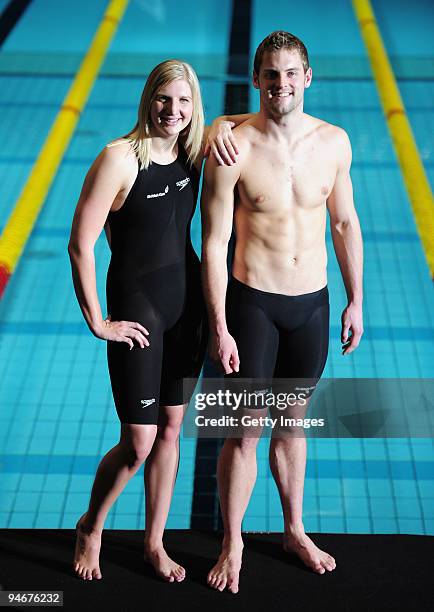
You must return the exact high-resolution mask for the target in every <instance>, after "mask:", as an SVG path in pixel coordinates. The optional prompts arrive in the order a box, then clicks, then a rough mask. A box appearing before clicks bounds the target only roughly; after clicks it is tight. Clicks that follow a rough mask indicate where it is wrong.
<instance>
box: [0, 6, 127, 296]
mask: <svg viewBox="0 0 434 612" xmlns="http://www.w3.org/2000/svg"><path fill="white" fill-rule="evenodd" d="M128 2H129V0H111V2H110V4H109V6H108V8H107V10H106V12H105V14H104V17H103V18H102V20H101V22H100V24H99V27H98V30H97V32H96V34H95V36H94V38H93V40H92V43H91V45H90V47H89V49H88V51H87V53H86V56H85V58H84V60H83V62H82V64H81V66H80V68H79V70H78V72H77V74H76V76H75V79H74V81H73V83H72V85H71V87H70V89H69V91H68V93H67V95H66V97H65V99H64V101H63V104H62V106H61V108H60V110H59V112H58V114H57V116H56V119H55V120H54V123H53V125H52V126H51V129H50V132H49V134H48V136H47V138H46V140H45V142H44V144H43V146H42V149H41V151H40V152H39V155H38V158H37V160H36V162H35V164H34V165H33V168H32V170H31V172H30V175H29V178H28V179H27V181H26V184H25V185H24V187H23V190H22V192H21V194H20V196H19V198H18V200H17V201H16V203H15V206H14V209H13V211H12V213H11V214H10V216H9V218H8V220H7V223H6V225H5V227H4V230H3V233H2V234H1V236H0V297H1V296H2V295H3V292H4V289H5V287H6V284H7V282H8V280H9V278H10V276H11V274H12V273H13V271H14V270H15V268H16V266H17V264H18V261H19V259H20V257H21V254H22V252H23V250H24V247H25V245H26V242H27V240H28V238H29V236H30V233H31V231H32V229H33V226H34V224H35V222H36V219H37V218H38V215H39V213H40V211H41V209H42V206H43V204H44V201H45V198H46V196H47V194H48V191H49V189H50V186H51V184H52V182H53V179H54V177H55V175H56V172H57V170H58V168H59V166H60V164H61V161H62V158H63V155H64V154H65V151H66V149H67V147H68V145H69V142H70V140H71V138H72V135H73V133H74V130H75V128H76V126H77V123H78V121H79V119H80V115H81V112H82V111H83V108H84V106H85V104H86V102H87V99H88V97H89V94H90V91H91V89H92V87H93V84H94V82H95V79H96V78H97V76H98V72H99V70H100V68H101V65H102V63H103V61H104V59H105V56H106V54H107V51H108V48H109V46H110V43H111V41H112V39H113V36H114V35H115V33H116V30H117V28H118V26H119V23H120V21H121V19H122V17H123V15H124V13H125V11H126V8H127V6H128Z"/></svg>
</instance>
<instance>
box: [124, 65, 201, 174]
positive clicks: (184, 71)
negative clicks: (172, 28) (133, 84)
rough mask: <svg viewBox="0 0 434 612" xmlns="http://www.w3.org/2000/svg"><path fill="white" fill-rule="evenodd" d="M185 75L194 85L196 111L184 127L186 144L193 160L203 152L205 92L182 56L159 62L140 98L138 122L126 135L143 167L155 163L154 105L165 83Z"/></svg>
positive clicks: (194, 109)
mask: <svg viewBox="0 0 434 612" xmlns="http://www.w3.org/2000/svg"><path fill="white" fill-rule="evenodd" d="M178 79H182V80H184V81H187V83H188V84H189V85H190V89H191V96H192V105H193V113H192V116H191V121H190V123H189V124H188V126H187V127H186V128H185V129H184V130H183V132H182V134H183V135H185V143H184V148H185V151H186V153H187V156H188V159H189V162H190V164H193V163H194V162H195V160H196V158H197V157H198V155H199V154H200V152H201V149H202V139H203V128H204V123H205V122H204V116H203V106H202V96H201V95H200V87H199V81H198V79H197V76H196V73H195V72H194V70H193V68H192V67H191V66H190V64H187V63H186V62H182V61H180V60H175V59H170V60H166V61H164V62H161V64H158V65H157V66H155V68H154V69H153V70H152V72H151V74H150V75H149V76H148V78H147V80H146V83H145V87H144V88H143V92H142V97H141V99H140V105H139V112H138V119H137V123H136V125H135V126H134V128H133V129H132V130H131V131H130V132H128V134H126V135H125V136H124V137H123V138H125V139H126V140H128V141H129V142H130V143H131V145H132V147H133V149H134V151H135V153H136V155H137V157H138V159H139V164H140V169H141V170H142V169H143V168H148V167H149V164H150V163H151V128H152V121H151V105H152V102H153V101H154V100H155V97H156V96H157V94H158V92H159V91H160V90H161V88H162V87H164V86H165V85H167V84H168V83H171V82H172V81H176V80H178Z"/></svg>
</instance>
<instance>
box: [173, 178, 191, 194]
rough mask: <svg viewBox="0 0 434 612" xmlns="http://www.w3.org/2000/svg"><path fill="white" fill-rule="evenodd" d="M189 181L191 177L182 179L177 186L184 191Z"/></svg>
mask: <svg viewBox="0 0 434 612" xmlns="http://www.w3.org/2000/svg"><path fill="white" fill-rule="evenodd" d="M189 182H190V179H189V178H188V177H187V178H185V179H182V181H178V182H177V183H176V186H177V187H179V191H182V190H183V189H184V187H187V185H188V183H189Z"/></svg>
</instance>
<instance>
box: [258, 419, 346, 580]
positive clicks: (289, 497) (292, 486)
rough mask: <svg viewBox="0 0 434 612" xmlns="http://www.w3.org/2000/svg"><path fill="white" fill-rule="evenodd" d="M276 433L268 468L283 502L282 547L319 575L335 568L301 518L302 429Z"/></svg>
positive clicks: (303, 446)
mask: <svg viewBox="0 0 434 612" xmlns="http://www.w3.org/2000/svg"><path fill="white" fill-rule="evenodd" d="M291 430H292V431H289V429H287V431H285V432H279V434H278V436H277V435H276V437H273V438H272V439H271V443H270V468H271V472H272V474H273V476H274V480H275V481H276V484H277V488H278V490H279V494H280V500H281V503H282V510H283V518H284V525H285V531H284V536H283V548H284V549H285V550H286V551H287V552H294V553H296V554H297V555H298V556H299V557H300V559H301V560H302V561H303V563H305V564H306V565H307V566H308V567H310V568H312V569H313V570H314V571H315V572H317V573H318V574H324V573H325V571H326V570H328V571H332V570H334V569H335V567H336V562H335V560H334V558H333V557H332V556H331V555H329V554H328V553H326V552H324V551H323V550H320V549H319V548H318V547H317V546H315V544H314V543H313V542H312V540H311V539H310V538H309V536H307V535H306V533H305V531H304V526H303V520H302V511H303V489H304V477H305V472H306V438H305V436H304V432H303V429H302V428H291Z"/></svg>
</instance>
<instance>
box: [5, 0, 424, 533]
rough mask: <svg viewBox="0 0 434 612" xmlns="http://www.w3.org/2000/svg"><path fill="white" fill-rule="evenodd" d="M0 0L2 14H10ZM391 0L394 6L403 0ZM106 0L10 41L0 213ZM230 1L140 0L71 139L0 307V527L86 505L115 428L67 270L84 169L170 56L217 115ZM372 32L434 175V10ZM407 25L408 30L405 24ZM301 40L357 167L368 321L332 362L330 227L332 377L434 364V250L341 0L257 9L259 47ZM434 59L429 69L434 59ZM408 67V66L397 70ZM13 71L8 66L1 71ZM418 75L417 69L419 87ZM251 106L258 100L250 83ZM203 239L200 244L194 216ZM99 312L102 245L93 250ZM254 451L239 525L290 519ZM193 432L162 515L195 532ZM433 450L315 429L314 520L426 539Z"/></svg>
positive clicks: (126, 499) (127, 502)
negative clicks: (319, 436) (252, 482)
mask: <svg viewBox="0 0 434 612" xmlns="http://www.w3.org/2000/svg"><path fill="white" fill-rule="evenodd" d="M4 4H5V3H3V4H0V10H1V9H2V8H3V7H4ZM398 4H399V10H398V9H397V5H398ZM105 6H106V3H105V2H103V1H100V0H95V1H93V2H91V3H89V2H83V1H78V0H77V2H75V3H74V5H69V4H68V3H62V7H60V5H59V3H58V2H55V1H54V0H34V2H32V3H31V4H30V6H29V8H28V10H27V11H26V13H25V14H24V16H23V17H22V19H21V20H20V21H19V23H18V24H17V26H16V27H15V29H14V30H13V32H12V33H11V35H10V36H9V37H8V39H7V40H6V42H5V44H4V46H3V48H2V49H1V51H0V108H1V117H2V119H1V122H0V133H1V136H2V142H3V147H2V149H1V151H0V182H1V184H2V198H1V201H0V226H1V227H3V225H4V224H5V222H6V220H7V217H8V214H9V212H10V211H11V209H12V207H13V205H14V202H15V200H16V198H17V196H18V195H19V192H20V189H21V188H22V186H23V185H24V183H25V180H26V177H27V176H28V174H29V172H30V169H31V167H32V164H33V163H34V161H35V159H36V157H37V154H38V151H39V149H40V147H41V145H42V143H43V141H44V138H45V136H46V135H47V133H48V130H49V128H50V125H51V123H52V121H53V119H54V117H55V116H56V112H57V110H58V108H59V105H60V104H61V102H62V100H63V98H64V96H65V93H66V92H67V90H68V87H69V85H70V84H71V80H72V76H73V73H74V69H75V68H76V67H77V66H78V62H79V61H80V58H81V57H82V55H83V53H84V52H85V51H86V49H87V47H88V45H89V43H90V41H91V39H92V36H93V33H94V31H95V29H96V27H97V25H98V22H99V20H100V18H101V16H102V14H103V12H104V9H105ZM231 9H232V3H231V1H230V0H224V1H219V2H207V3H203V2H199V1H198V0H197V1H194V2H188V3H184V4H183V6H182V10H180V8H179V3H177V2H175V1H174V0H171V1H163V0H160V1H157V2H155V1H154V2H152V3H151V2H150V1H145V0H141V1H138V0H137V1H132V2H130V5H129V8H128V9H127V12H126V15H125V17H124V20H123V22H122V23H121V25H120V27H119V30H118V32H117V35H116V37H115V39H114V41H113V43H112V46H111V48H110V52H109V54H108V57H107V60H106V62H105V65H104V68H103V70H102V73H101V76H100V77H99V78H98V80H97V81H96V83H95V86H94V88H93V90H92V93H91V95H90V98H89V101H88V104H87V106H86V109H85V111H84V113H83V115H82V117H81V120H80V123H79V125H78V128H77V130H76V132H75V134H74V137H73V140H72V142H71V144H70V146H69V148H68V151H67V153H66V156H65V158H64V160H63V161H62V164H61V166H60V169H59V171H58V173H57V176H56V179H55V181H54V183H53V186H52V189H51V191H50V194H49V196H48V198H47V201H46V203H45V206H44V208H43V211H42V213H41V215H40V217H39V219H38V222H37V224H36V227H35V229H34V231H33V233H32V235H31V237H30V239H29V242H28V244H27V246H26V249H25V251H24V254H23V257H22V259H21V262H20V264H19V266H18V268H17V270H16V272H15V274H14V276H13V277H12V279H11V281H10V283H9V286H8V288H7V291H6V294H5V296H4V298H3V300H2V301H1V302H0V332H1V339H0V385H1V386H0V453H1V455H2V457H1V458H0V466H1V473H0V494H1V495H0V527H23V528H24V527H26V528H27V527H52V528H54V527H65V528H71V527H73V525H74V524H75V521H76V519H77V517H78V515H79V513H81V512H82V511H83V509H84V508H85V507H86V505H87V502H88V498H89V492H90V487H91V484H92V481H93V476H94V472H95V469H96V465H97V463H98V461H99V459H100V458H101V457H102V455H103V454H104V453H105V452H106V451H107V450H108V449H109V448H111V446H113V444H115V443H116V442H117V439H118V429H119V424H118V421H117V417H116V414H115V410H114V405H113V400H112V397H111V391H110V385H109V378H108V373H107V367H106V362H105V345H104V344H103V343H102V342H100V341H99V340H97V339H95V338H94V337H93V336H92V335H91V334H90V333H89V332H88V330H87V327H86V325H85V324H84V322H83V319H82V315H81V312H80V309H79V307H78V304H77V302H76V299H75V296H74V293H73V287H72V283H71V275H70V266H69V259H68V256H67V251H66V247H67V243H68V238H69V230H70V224H71V220H72V216H73V213H74V208H75V205H76V202H77V199H78V196H79V193H80V189H81V185H82V181H83V178H84V176H85V173H86V171H87V169H88V167H89V165H90V164H91V162H92V160H93V159H94V158H95V156H96V155H97V154H98V152H99V151H100V150H101V149H102V147H103V146H104V145H105V144H106V143H107V142H108V141H110V140H112V139H113V138H115V137H117V136H119V135H121V134H123V133H125V132H126V131H127V130H128V129H129V128H130V127H131V126H132V125H133V124H134V122H135V118H136V113H137V106H138V102H139V98H140V94H141V90H142V88H143V84H144V80H145V78H146V74H147V73H146V71H147V70H149V68H150V67H151V66H152V65H153V64H155V63H156V62H157V61H161V60H163V59H165V58H167V57H171V56H181V57H185V58H186V59H188V60H189V61H191V62H192V63H193V65H194V66H195V67H196V68H197V70H198V73H199V77H200V80H201V86H202V93H203V98H204V106H205V111H206V116H207V119H208V120H211V119H212V118H213V117H215V116H216V115H218V114H221V113H222V112H223V104H224V92H225V81H224V75H225V72H226V65H227V54H228V48H229V36H230V25H231ZM374 9H375V10H376V11H377V16H378V21H379V26H380V28H381V31H382V32H383V35H384V41H385V44H386V47H387V48H388V50H389V52H390V54H391V55H392V56H393V61H394V62H396V65H397V67H398V68H399V70H401V74H402V78H400V80H399V85H400V89H401V93H402V96H403V99H404V101H405V104H406V107H407V111H408V115H409V118H410V121H411V124H412V128H413V130H414V133H415V137H416V140H417V143H418V146H419V148H420V151H421V155H422V158H423V161H424V163H425V168H426V171H427V174H428V176H429V177H430V178H431V180H432V178H433V175H432V172H433V144H432V142H433V139H432V133H433V130H432V127H433V118H434V112H433V110H432V109H433V105H432V101H433V97H434V96H433V94H434V90H433V80H432V78H433V75H434V70H432V71H431V76H430V78H422V76H420V77H418V75H419V74H420V72H421V69H422V68H421V66H422V65H423V66H425V67H426V66H428V68H425V70H428V72H429V66H430V65H432V61H433V57H434V48H433V44H434V43H433V40H432V36H431V35H430V34H431V28H430V26H429V23H430V22H432V17H433V10H432V8H431V3H429V2H424V1H422V0H417V1H416V2H412V3H411V7H410V8H406V3H405V2H402V3H396V2H392V0H388V1H384V0H382V1H381V2H379V1H377V2H374ZM410 25H411V27H410ZM275 28H286V29H288V30H289V31H291V32H293V33H295V34H297V35H298V36H299V37H300V38H302V39H303V40H304V41H305V43H306V45H307V47H308V49H309V53H310V57H311V62H312V66H313V73H314V81H313V84H312V87H311V88H310V89H309V90H308V91H307V92H306V98H305V99H306V105H305V108H306V111H307V112H308V113H311V114H313V115H317V116H319V117H321V118H323V119H325V120H327V121H330V122H332V123H336V124H338V125H341V126H342V127H344V128H345V129H346V130H347V132H348V133H349V135H350V138H351V142H352V146H353V167H352V179H353V185H354V193H355V202H356V207H357V210H358V214H359V217H360V221H361V224H362V229H363V234H364V240H365V306H364V309H365V310H364V314H365V329H366V334H365V337H364V339H363V341H362V344H361V345H360V347H359V349H358V350H357V352H356V353H354V354H353V355H352V356H350V357H347V358H343V357H342V356H341V355H340V341H339V333H340V315H341V312H342V309H343V307H344V306H345V292H344V288H343V283H342V279H341V276H340V272H339V268H338V265H337V262H336V258H335V256H334V252H333V248H332V244H331V241H330V236H329V235H328V237H327V248H328V251H329V271H328V280H329V288H330V296H331V342H330V353H329V358H328V362H327V366H326V370H325V373H324V375H325V376H329V377H347V376H357V377H433V376H434V341H433V340H434V294H433V286H432V281H431V280H430V278H429V273H428V269H427V266H426V263H425V259H424V254H423V250H422V247H421V244H420V241H419V238H418V235H417V232H416V226H415V222H414V218H413V215H412V211H411V207H410V204H409V200H408V196H407V194H406V191H405V187H404V183H403V180H402V175H401V173H400V170H399V166H398V164H397V160H396V156H395V153H394V150H393V147H392V143H391V139H390V136H389V133H388V131H387V126H386V123H385V121H384V117H383V114H382V109H381V106H380V103H379V97H378V93H377V90H376V86H375V83H374V81H373V80H372V78H371V75H370V72H369V63H368V60H367V56H366V52H365V48H364V45H363V41H362V39H361V36H360V33H359V30H358V27H357V23H356V20H355V17H354V14H353V12H352V8H351V3H349V2H347V1H346V0H335V1H333V2H332V1H330V2H320V1H319V0H318V1H316V2H315V1H313V0H308V1H306V2H305V3H304V4H303V8H302V9H300V8H297V10H295V9H291V7H290V5H288V3H287V2H283V1H281V2H279V1H276V2H274V3H273V8H272V10H270V3H269V2H265V1H264V0H256V1H255V2H253V19H252V29H251V46H252V49H254V48H255V47H256V45H257V44H258V43H259V42H260V40H262V38H263V37H264V36H265V35H266V34H267V33H268V32H269V31H271V30H272V29H275ZM430 61H431V64H430V63H429V62H430ZM400 62H401V63H400ZM6 64H7V66H6ZM409 77H410V78H411V80H408V79H409ZM250 94H251V95H250V107H251V110H255V109H256V108H257V98H256V93H255V91H254V90H253V89H251V91H250ZM193 237H194V242H195V245H196V246H197V247H199V245H200V234H199V219H198V217H195V224H194V227H193ZM95 252H96V262H97V281H98V290H99V296H100V300H101V304H102V306H103V312H105V311H104V307H105V306H104V282H105V273H106V269H107V265H108V259H109V252H108V248H107V245H106V244H105V241H104V239H103V238H101V239H100V240H99V241H98V243H97V245H96V250H95ZM267 444H268V443H267V442H266V441H264V442H261V443H260V445H259V450H258V481H257V484H256V487H255V490H254V494H253V496H252V500H251V503H250V505H249V507H248V510H247V513H246V517H245V521H244V528H245V529H246V530H264V531H265V530H281V529H282V515H281V509H280V503H279V499H278V495H277V490H276V487H275V485H274V482H273V480H272V478H271V475H270V472H269V468H268V465H267V454H268V450H267ZM195 450H196V442H195V440H192V439H187V438H183V439H182V441H181V464H180V470H179V475H178V479H177V483H176V487H175V494H174V499H173V503H172V507H171V512H170V517H169V521H168V527H172V528H187V527H189V525H190V518H191V504H192V494H193V477H194V458H195ZM433 462H434V453H433V445H432V441H431V440H429V439H413V440H410V439H389V440H384V439H363V440H359V439H343V440H342V439H339V440H335V439H331V440H311V441H309V448H308V467H307V478H306V486H305V503H304V522H305V526H306V529H307V530H310V531H324V532H351V533H357V532H362V533H415V534H424V533H425V534H427V533H431V534H432V533H434V512H433V509H434V487H433V482H432V480H433V476H434V474H433ZM107 527H110V528H120V529H122V528H125V529H127V528H128V529H136V528H142V527H143V482H142V472H140V473H139V474H138V475H137V476H136V477H134V478H133V479H132V480H131V481H130V483H129V484H128V485H127V487H126V489H125V491H124V493H123V494H122V495H121V497H120V498H119V500H118V501H117V502H116V504H115V505H114V507H113V509H112V511H111V512H110V514H109V517H108V521H107Z"/></svg>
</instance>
